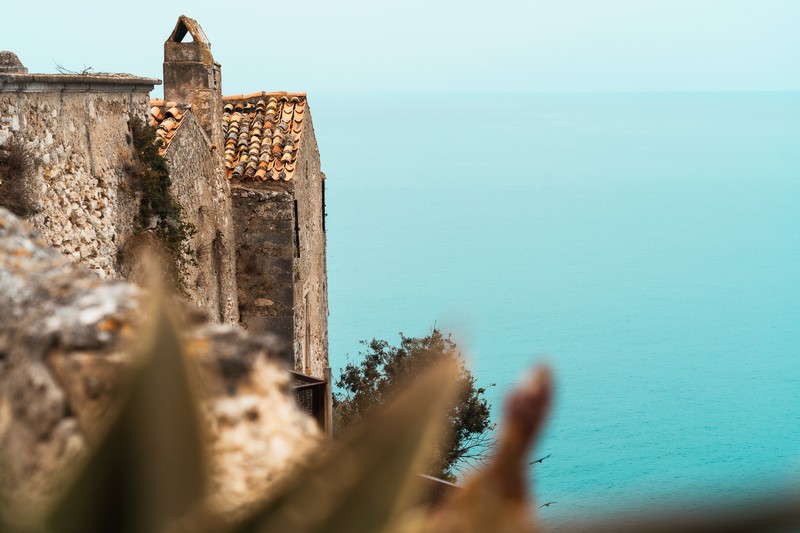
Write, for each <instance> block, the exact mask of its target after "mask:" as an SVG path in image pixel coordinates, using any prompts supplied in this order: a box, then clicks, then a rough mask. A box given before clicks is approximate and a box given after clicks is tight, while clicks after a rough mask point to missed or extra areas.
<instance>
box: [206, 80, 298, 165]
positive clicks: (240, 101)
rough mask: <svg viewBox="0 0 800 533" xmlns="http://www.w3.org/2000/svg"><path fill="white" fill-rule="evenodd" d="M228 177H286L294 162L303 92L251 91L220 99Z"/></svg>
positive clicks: (295, 163) (295, 161)
mask: <svg viewBox="0 0 800 533" xmlns="http://www.w3.org/2000/svg"><path fill="white" fill-rule="evenodd" d="M222 100H223V105H224V107H223V114H222V131H223V135H224V137H225V152H224V156H223V157H224V160H225V174H226V175H227V177H228V179H240V180H261V181H266V180H276V181H281V180H282V181H290V180H291V179H292V176H293V175H294V171H295V168H296V166H297V152H298V150H299V149H300V135H301V133H302V131H303V117H304V113H305V111H306V95H305V93H284V92H280V93H264V92H261V93H253V94H240V95H236V96H226V97H224V98H223V99H222Z"/></svg>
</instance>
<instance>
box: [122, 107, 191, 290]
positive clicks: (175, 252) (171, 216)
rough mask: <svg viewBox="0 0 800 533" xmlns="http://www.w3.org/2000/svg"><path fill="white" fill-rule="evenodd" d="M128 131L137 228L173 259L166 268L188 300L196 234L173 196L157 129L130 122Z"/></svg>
mask: <svg viewBox="0 0 800 533" xmlns="http://www.w3.org/2000/svg"><path fill="white" fill-rule="evenodd" d="M129 127H130V130H131V136H132V139H133V146H134V149H135V151H136V160H135V161H134V162H133V163H132V164H130V165H129V166H128V169H127V170H128V173H129V174H130V175H131V177H132V182H133V186H134V188H135V190H136V192H138V193H139V196H140V203H139V213H138V216H137V225H138V227H139V228H140V230H141V231H143V232H149V233H151V234H152V235H154V236H155V237H156V238H157V239H158V241H159V242H160V243H161V244H162V245H163V248H164V250H165V251H166V254H167V255H168V258H169V259H170V261H169V262H168V264H167V268H168V270H169V274H170V277H171V278H172V280H173V282H174V284H175V286H176V288H177V290H178V292H179V293H180V294H181V295H183V296H185V297H188V292H187V290H186V274H187V268H188V267H189V266H196V265H197V257H196V253H195V251H194V249H193V248H192V245H191V238H192V236H193V235H195V233H197V230H196V229H195V227H194V225H193V224H190V223H188V222H186V221H185V220H184V219H183V217H182V209H181V205H180V204H179V203H178V202H177V201H176V200H175V198H174V197H173V196H172V194H171V185H172V180H171V179H170V176H169V166H168V164H167V160H166V158H164V156H162V155H161V154H160V153H159V148H160V147H161V145H162V144H161V143H162V141H161V139H159V138H158V136H157V135H156V129H155V127H153V126H149V125H146V124H145V123H144V122H143V121H141V120H135V119H134V120H131V121H130V123H129Z"/></svg>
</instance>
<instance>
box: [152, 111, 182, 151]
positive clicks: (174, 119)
mask: <svg viewBox="0 0 800 533" xmlns="http://www.w3.org/2000/svg"><path fill="white" fill-rule="evenodd" d="M186 108H187V106H180V105H178V104H177V103H175V102H164V100H161V99H152V100H150V125H151V126H155V127H156V136H158V138H159V139H161V141H162V145H161V148H160V149H159V151H158V152H159V153H160V154H161V155H164V154H166V153H167V148H168V147H169V143H170V141H171V140H172V138H173V137H174V136H175V133H176V132H177V131H178V128H180V127H181V123H182V120H183V117H184V116H186Z"/></svg>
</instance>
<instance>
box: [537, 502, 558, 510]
mask: <svg viewBox="0 0 800 533" xmlns="http://www.w3.org/2000/svg"><path fill="white" fill-rule="evenodd" d="M554 503H558V502H547V503H543V504H542V505H540V506H539V509H541V508H542V507H550V506H551V505H553V504H554Z"/></svg>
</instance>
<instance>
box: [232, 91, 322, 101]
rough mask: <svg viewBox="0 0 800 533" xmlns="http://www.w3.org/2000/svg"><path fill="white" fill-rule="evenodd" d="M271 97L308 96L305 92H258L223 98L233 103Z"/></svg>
mask: <svg viewBox="0 0 800 533" xmlns="http://www.w3.org/2000/svg"><path fill="white" fill-rule="evenodd" d="M265 96H266V97H269V96H291V97H295V96H296V97H298V98H306V97H307V94H306V93H305V92H290V91H272V92H266V91H258V92H255V93H248V94H232V95H229V96H223V97H222V101H223V102H232V101H238V100H249V99H251V98H264V97H265Z"/></svg>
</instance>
